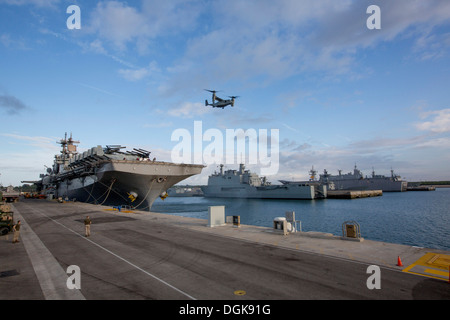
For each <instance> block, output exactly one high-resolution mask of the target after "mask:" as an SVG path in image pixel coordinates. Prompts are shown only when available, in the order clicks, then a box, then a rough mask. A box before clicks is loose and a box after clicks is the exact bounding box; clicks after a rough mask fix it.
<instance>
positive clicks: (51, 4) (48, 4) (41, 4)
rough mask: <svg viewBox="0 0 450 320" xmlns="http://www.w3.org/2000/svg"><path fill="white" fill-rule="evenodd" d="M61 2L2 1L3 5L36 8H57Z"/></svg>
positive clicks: (39, 0)
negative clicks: (31, 6) (32, 6)
mask: <svg viewBox="0 0 450 320" xmlns="http://www.w3.org/2000/svg"><path fill="white" fill-rule="evenodd" d="M59 1H60V0H2V2H3V3H6V4H10V5H16V6H22V5H34V6H36V7H55V6H56V4H58V3H59Z"/></svg>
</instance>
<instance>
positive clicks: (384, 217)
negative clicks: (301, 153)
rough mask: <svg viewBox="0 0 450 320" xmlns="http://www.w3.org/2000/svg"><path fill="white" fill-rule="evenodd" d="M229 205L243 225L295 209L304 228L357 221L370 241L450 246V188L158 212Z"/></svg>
mask: <svg viewBox="0 0 450 320" xmlns="http://www.w3.org/2000/svg"><path fill="white" fill-rule="evenodd" d="M219 205H223V206H225V214H226V215H227V216H231V215H238V216H240V221H241V224H248V225H256V226H263V227H272V226H273V219H274V218H275V217H284V216H285V212H286V211H295V217H296V220H300V221H301V224H302V231H320V232H327V233H332V234H334V235H341V234H342V223H344V222H345V221H349V220H353V221H356V222H357V223H359V225H360V227H361V236H362V237H363V238H365V239H368V240H375V241H383V242H390V243H399V244H405V245H412V246H418V247H425V248H434V249H444V250H450V188H437V189H436V191H409V192H392V193H389V192H385V193H383V196H381V197H373V198H363V199H352V200H344V199H321V200H259V199H224V198H205V197H168V198H166V199H165V200H161V199H158V200H156V201H155V203H154V204H153V207H152V211H153V212H159V213H167V214H173V215H180V216H185V217H192V218H200V219H208V208H209V207H210V206H219Z"/></svg>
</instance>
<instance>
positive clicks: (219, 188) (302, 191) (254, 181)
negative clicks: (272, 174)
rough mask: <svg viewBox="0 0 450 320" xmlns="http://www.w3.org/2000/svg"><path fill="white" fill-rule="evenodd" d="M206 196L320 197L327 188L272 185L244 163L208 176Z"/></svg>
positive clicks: (292, 184) (324, 195) (260, 197)
mask: <svg viewBox="0 0 450 320" xmlns="http://www.w3.org/2000/svg"><path fill="white" fill-rule="evenodd" d="M202 191H203V194H204V196H205V197H217V198H253V199H319V198H325V197H326V188H325V187H323V188H320V187H319V186H317V185H314V184H311V183H307V182H302V183H290V184H285V185H272V184H271V183H270V182H269V181H267V178H266V177H259V176H258V175H257V174H256V173H251V172H250V171H249V170H245V166H244V164H240V165H239V170H238V171H237V170H226V171H225V172H224V171H223V165H220V171H219V172H215V173H214V174H212V175H210V176H209V178H208V185H207V186H202Z"/></svg>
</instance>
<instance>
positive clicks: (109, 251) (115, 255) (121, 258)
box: [33, 208, 197, 300]
mask: <svg viewBox="0 0 450 320" xmlns="http://www.w3.org/2000/svg"><path fill="white" fill-rule="evenodd" d="M33 210H34V211H37V212H38V213H39V214H40V215H43V216H45V217H46V218H48V219H49V220H51V221H53V222H54V223H56V224H58V225H60V226H61V227H63V228H65V229H67V230H69V231H70V232H72V233H74V234H76V235H77V236H79V237H81V238H82V239H83V240H86V241H89V242H90V243H92V244H93V245H95V246H97V247H99V248H100V249H102V250H104V251H106V252H108V253H109V254H111V255H113V256H114V257H116V258H118V259H120V260H122V261H123V262H125V263H127V264H129V265H130V266H132V267H133V268H136V269H137V270H139V271H141V272H143V273H144V274H146V275H147V276H149V277H151V278H153V279H155V280H157V281H159V282H161V283H162V284H164V285H166V286H168V287H169V288H172V289H173V290H175V291H177V292H179V293H181V294H182V295H184V296H186V297H187V298H189V299H191V300H197V299H196V298H194V297H193V296H191V295H189V294H188V293H186V292H184V291H182V290H180V289H178V288H177V287H175V286H173V285H171V284H170V283H168V282H166V281H164V280H162V279H161V278H158V277H157V276H155V275H153V274H151V273H150V272H148V271H146V270H144V269H142V268H141V267H139V266H137V265H135V264H134V263H132V262H130V261H128V260H127V259H125V258H123V257H121V256H119V255H118V254H116V253H114V252H112V251H111V250H109V249H106V248H105V247H103V246H101V245H99V244H98V243H96V242H94V241H92V240H91V239H88V238H86V237H84V236H83V235H81V234H80V233H78V232H76V231H74V230H72V229H70V228H69V227H67V226H65V225H63V224H62V223H60V222H59V221H56V220H54V219H52V218H51V217H49V216H48V215H46V214H45V213H43V212H42V211H41V210H39V209H36V208H33Z"/></svg>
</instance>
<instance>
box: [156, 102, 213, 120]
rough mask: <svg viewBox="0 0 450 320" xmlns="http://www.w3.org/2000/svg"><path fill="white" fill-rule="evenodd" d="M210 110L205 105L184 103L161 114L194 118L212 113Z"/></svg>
mask: <svg viewBox="0 0 450 320" xmlns="http://www.w3.org/2000/svg"><path fill="white" fill-rule="evenodd" d="M210 110H211V109H210V108H206V107H205V105H204V104H201V103H198V102H183V103H182V104H181V105H180V106H179V107H175V108H172V109H169V110H167V111H161V110H159V112H160V113H167V114H168V115H169V116H173V117H182V118H193V117H196V116H200V115H204V114H206V113H208V112H210Z"/></svg>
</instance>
